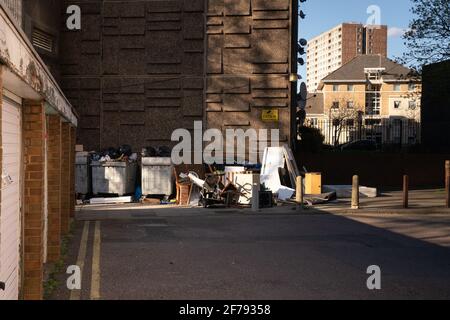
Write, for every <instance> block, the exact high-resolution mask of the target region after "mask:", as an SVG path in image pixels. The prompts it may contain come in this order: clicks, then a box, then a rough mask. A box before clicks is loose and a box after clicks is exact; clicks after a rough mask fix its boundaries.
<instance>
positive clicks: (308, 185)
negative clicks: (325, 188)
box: [305, 172, 322, 195]
mask: <svg viewBox="0 0 450 320" xmlns="http://www.w3.org/2000/svg"><path fill="white" fill-rule="evenodd" d="M305 193H306V194H312V195H317V194H322V174H321V173H319V172H311V173H307V174H306V177H305Z"/></svg>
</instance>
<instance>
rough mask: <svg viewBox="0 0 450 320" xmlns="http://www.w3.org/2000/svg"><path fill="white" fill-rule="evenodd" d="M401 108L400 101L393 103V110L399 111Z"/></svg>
mask: <svg viewBox="0 0 450 320" xmlns="http://www.w3.org/2000/svg"><path fill="white" fill-rule="evenodd" d="M401 106H402V102H401V101H394V109H400V107H401Z"/></svg>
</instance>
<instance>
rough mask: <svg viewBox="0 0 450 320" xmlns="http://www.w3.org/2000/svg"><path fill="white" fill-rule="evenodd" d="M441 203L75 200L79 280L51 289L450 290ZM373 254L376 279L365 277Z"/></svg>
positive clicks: (358, 294)
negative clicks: (189, 204)
mask: <svg viewBox="0 0 450 320" xmlns="http://www.w3.org/2000/svg"><path fill="white" fill-rule="evenodd" d="M422 195H423V194H422ZM436 198H437V199H440V196H436ZM416 199H417V198H416ZM382 200H388V198H384V199H383V198H380V199H379V201H380V203H381V201H382ZM390 200H394V198H391V199H390ZM364 201H367V204H369V203H370V202H371V201H374V200H370V199H367V200H364ZM439 201H440V200H439ZM421 203H423V202H422V201H419V204H421ZM391 205H392V204H391ZM413 205H414V203H413ZM332 206H337V207H339V206H340V207H341V209H342V208H343V206H344V202H342V203H340V204H338V205H336V204H333V205H332ZM363 206H366V205H363ZM386 206H387V205H386ZM438 207H439V208H440V202H439V204H438ZM338 209H339V208H338ZM369 209H370V207H369ZM421 209H424V208H421ZM441 209H442V210H444V211H442V212H440V213H428V214H416V213H414V211H411V212H409V213H408V212H402V213H400V214H398V213H397V214H395V213H393V212H389V214H380V213H378V212H376V213H373V212H370V210H368V211H364V210H361V211H357V212H355V211H352V213H351V214H347V213H333V212H332V211H333V210H328V211H327V210H325V209H320V208H318V209H309V210H298V209H297V208H296V207H289V206H287V207H277V208H273V209H267V210H261V211H260V212H257V213H254V212H252V211H251V210H249V209H245V210H240V209H220V208H216V209H214V208H212V209H203V208H178V207H170V206H153V207H152V206H146V205H140V204H128V205H107V206H82V207H79V208H78V209H77V214H76V223H75V224H76V227H75V234H74V237H73V239H72V241H71V245H70V247H69V253H68V259H67V264H68V265H75V264H76V265H79V266H80V265H81V266H82V269H83V271H82V287H81V290H79V291H77V290H75V291H69V290H68V289H67V287H66V285H65V280H66V279H67V277H68V275H60V276H59V280H60V283H61V286H60V287H59V288H58V289H57V290H56V291H55V293H54V295H53V297H52V298H53V299H70V298H72V299H74V300H77V299H82V300H89V299H93V300H96V299H105V300H118V299H123V300H131V299H138V300H141V299H156V300H160V299H169V300H173V299H183V300H184V299H188V300H198V299H213V300H217V299H233V300H234V299H237V300H241V299H245V300H247V299H258V300H259V299H262V300H266V299H274V300H286V299H294V300H298V299H450V214H448V213H447V212H446V211H445V209H443V208H441ZM83 234H84V236H83ZM372 265H376V266H379V267H380V269H381V290H369V289H368V288H367V279H368V277H369V276H370V275H369V274H367V268H368V267H369V266H372Z"/></svg>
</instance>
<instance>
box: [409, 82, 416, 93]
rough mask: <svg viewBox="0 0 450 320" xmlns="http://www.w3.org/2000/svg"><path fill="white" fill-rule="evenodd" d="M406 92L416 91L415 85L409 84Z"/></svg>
mask: <svg viewBox="0 0 450 320" xmlns="http://www.w3.org/2000/svg"><path fill="white" fill-rule="evenodd" d="M408 90H409V91H415V90H416V84H415V83H410V84H409V85H408Z"/></svg>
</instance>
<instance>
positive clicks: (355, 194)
mask: <svg viewBox="0 0 450 320" xmlns="http://www.w3.org/2000/svg"><path fill="white" fill-rule="evenodd" d="M352 209H353V210H358V209H359V177H358V176H353V186H352Z"/></svg>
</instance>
